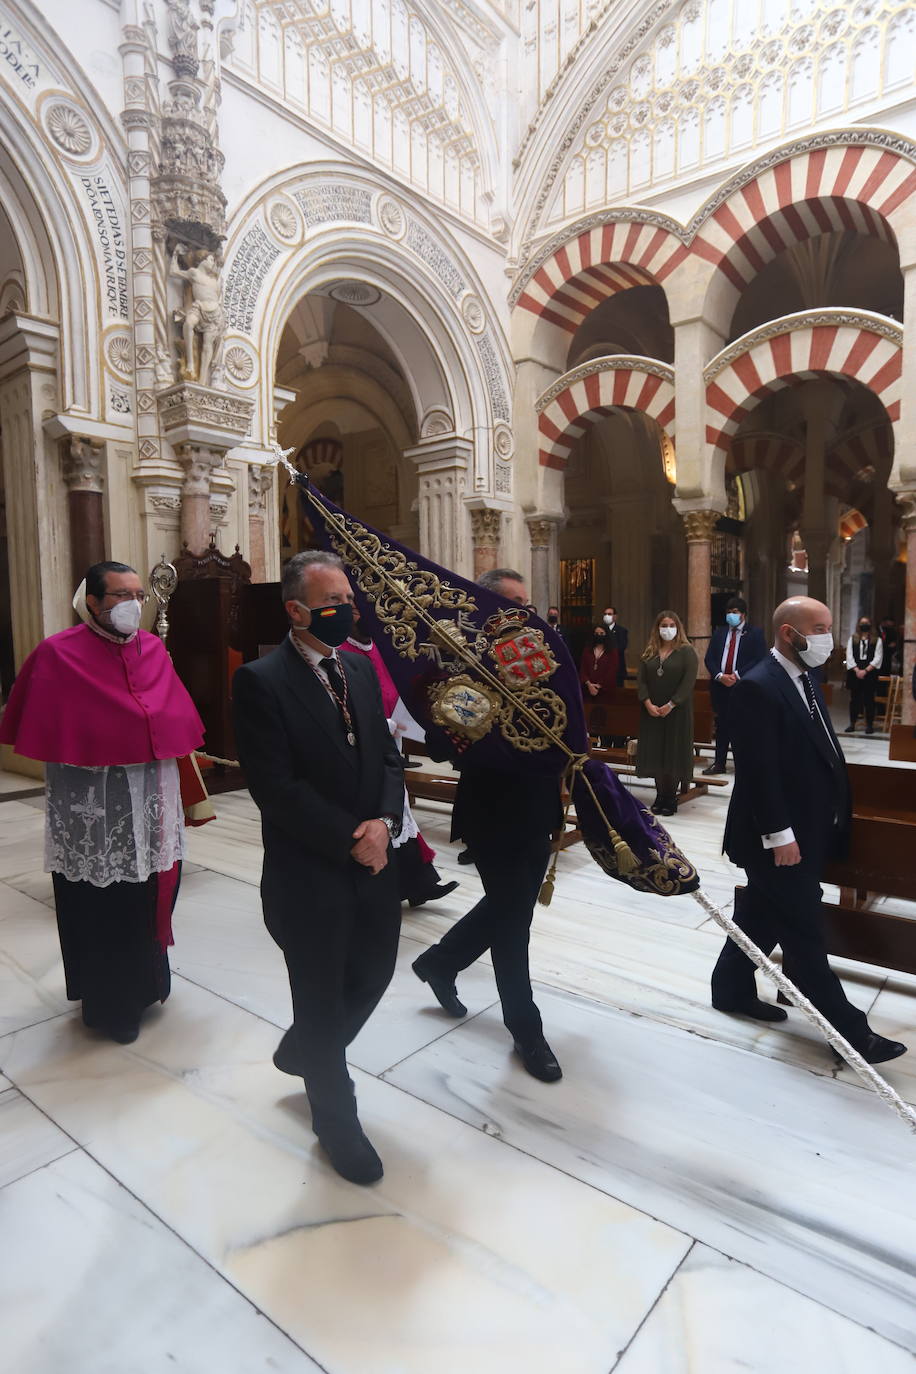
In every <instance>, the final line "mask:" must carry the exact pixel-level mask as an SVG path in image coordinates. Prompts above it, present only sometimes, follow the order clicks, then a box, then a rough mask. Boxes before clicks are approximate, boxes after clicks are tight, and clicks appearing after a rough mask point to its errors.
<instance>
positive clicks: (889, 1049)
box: [854, 1031, 907, 1064]
mask: <svg viewBox="0 0 916 1374" xmlns="http://www.w3.org/2000/svg"><path fill="white" fill-rule="evenodd" d="M854 1048H855V1049H857V1050H858V1051H859V1053H860V1054H861V1056H862V1058H863V1059H864V1060H865V1062H866V1064H886V1063H887V1062H888V1060H890V1059H899V1058H900V1056H901V1055H902V1054H906V1050H907V1047H906V1045H902V1044H901V1043H900V1041H899V1040H886V1039H885V1038H884V1036H883V1035H876V1034H875V1032H874V1031H869V1034H868V1038H867V1039H866V1040H865V1041H864V1042H863V1043H862V1044H861V1045H856V1046H854Z"/></svg>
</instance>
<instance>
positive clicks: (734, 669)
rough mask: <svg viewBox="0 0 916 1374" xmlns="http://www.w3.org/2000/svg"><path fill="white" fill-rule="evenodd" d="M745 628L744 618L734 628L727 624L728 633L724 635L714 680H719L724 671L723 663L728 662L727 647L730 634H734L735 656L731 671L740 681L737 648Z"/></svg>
mask: <svg viewBox="0 0 916 1374" xmlns="http://www.w3.org/2000/svg"><path fill="white" fill-rule="evenodd" d="M746 629H747V621H745V620H742V622H741V624H740V625H736V626H735V627H734V628H732V626H731V625H729V627H728V634H727V635H726V636H725V648H724V649H723V650H722V662H721V663H720V664H719V671H718V672H717V673H716V682H718V681H719V678H720V677H721V676H722V674H723V673H724V672H725V665H726V663H727V662H728V649H729V645H730V644H731V642H732V635H734V637H735V657H734V658H733V659H732V672H733V673H734V675H735V677H736V678H738V680H739V682H740V680H741V678H740V674H739V672H738V649H739V647H740V645H741V636H742V635H743V634H744V631H745V630H746Z"/></svg>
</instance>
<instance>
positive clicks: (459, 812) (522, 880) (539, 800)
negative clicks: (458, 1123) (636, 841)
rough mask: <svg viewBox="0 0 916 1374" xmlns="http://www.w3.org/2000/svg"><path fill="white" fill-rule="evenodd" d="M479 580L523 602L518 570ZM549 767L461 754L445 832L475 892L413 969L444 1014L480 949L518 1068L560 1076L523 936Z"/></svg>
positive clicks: (547, 811)
mask: <svg viewBox="0 0 916 1374" xmlns="http://www.w3.org/2000/svg"><path fill="white" fill-rule="evenodd" d="M478 581H479V583H480V585H481V586H482V587H487V588H488V589H489V590H490V591H493V592H496V593H497V595H499V596H504V597H505V598H506V599H507V600H508V601H512V602H514V603H515V604H516V605H518V606H527V605H528V593H527V590H526V588H525V584H524V581H523V579H522V576H521V573H517V572H513V571H512V570H511V569H509V568H495V569H493V571H491V572H486V573H484V574H483V576H482V577H480V578H479V579H478ZM562 826H563V810H562V806H561V803H560V776H559V774H558V773H552V772H548V773H544V774H541V775H539V774H537V773H534V772H532V770H531V769H525V770H524V771H523V770H521V769H517V770H513V771H509V770H506V769H500V768H485V767H481V766H480V765H479V764H475V763H474V761H473V755H469V756H468V757H467V758H466V759H464V760H463V761H462V764H461V773H460V778H459V782H458V787H457V790H456V795H455V802H454V807H453V810H452V839H453V840H455V839H461V840H464V842H465V844H467V846H468V849H469V850H470V852H471V853H472V854H473V861H474V863H475V864H476V865H477V872H478V873H479V874H480V880H481V882H482V883H483V889H484V896H483V897H482V899H481V900H480V901H479V902H478V903H477V905H476V906H475V907H473V908H472V910H471V911H469V912H468V913H467V915H466V916H464V917H462V919H461V920H460V921H459V922H458V923H457V925H454V926H452V928H451V930H450V931H449V932H448V934H447V935H445V936H443V938H442V939H441V940H440V941H439V943H438V944H437V945H433V946H432V948H431V949H428V950H426V952H425V953H424V954H421V955H420V957H419V959H416V960H415V961H414V964H413V970H414V973H416V975H417V977H418V978H419V979H420V980H421V981H422V982H424V983H428V984H429V987H430V990H431V991H432V993H433V994H434V996H435V997H436V999H437V1001H438V1002H439V1005H440V1006H441V1007H442V1008H443V1009H444V1010H445V1011H447V1012H448V1013H449V1015H450V1016H465V1015H466V1014H467V1008H466V1007H465V1005H464V1003H463V1002H461V1001H459V999H458V991H457V988H456V986H455V979H456V977H457V975H458V974H459V973H460V972H461V970H462V969H465V968H468V966H469V965H470V964H473V963H474V961H475V960H476V959H479V958H480V956H481V954H483V953H484V952H485V951H486V950H489V951H490V955H491V957H492V960H493V972H494V974H495V975H496V986H497V988H498V989H499V998H500V1002H501V1003H502V1009H503V1022H504V1023H505V1026H506V1029H507V1030H508V1032H509V1034H510V1035H511V1036H512V1039H513V1042H514V1045H515V1052H516V1054H517V1055H518V1056H519V1058H520V1059H521V1061H522V1063H523V1064H524V1066H525V1068H526V1069H527V1070H528V1072H529V1073H530V1074H532V1075H533V1077H535V1078H539V1079H541V1080H542V1082H545V1083H553V1082H555V1081H556V1079H558V1078H562V1077H563V1073H562V1070H561V1068H560V1065H559V1063H558V1062H557V1059H556V1056H555V1055H554V1053H553V1051H552V1050H551V1048H550V1046H549V1045H548V1043H547V1041H546V1040H545V1038H544V1031H543V1027H542V1024H541V1014H540V1012H539V1011H538V1009H537V1007H536V1006H535V1002H534V997H533V996H532V992H531V978H530V975H529V972H528V939H529V932H530V930H531V921H532V918H533V916H534V904H535V902H536V901H537V899H538V894H539V893H540V890H541V883H542V882H543V881H544V874H545V873H546V872H547V864H548V862H549V860H550V845H551V836H552V834H553V832H554V831H556V830H559V829H562Z"/></svg>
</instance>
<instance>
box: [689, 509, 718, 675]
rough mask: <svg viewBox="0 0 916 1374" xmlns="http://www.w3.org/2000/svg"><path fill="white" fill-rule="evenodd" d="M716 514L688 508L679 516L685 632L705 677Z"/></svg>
mask: <svg viewBox="0 0 916 1374" xmlns="http://www.w3.org/2000/svg"><path fill="white" fill-rule="evenodd" d="M720 515H721V512H720V511H717V510H690V511H685V512H684V513H683V517H682V518H683V521H684V530H685V532H686V535H687V634H688V635H689V637H690V639H691V641H692V643H693V647H694V648H695V649H696V651H697V655H698V657H699V660H700V677H708V673H707V672H706V668H705V666H704V664H703V658H704V656H705V654H706V650H707V648H708V647H709V638H710V631H711V623H710V593H711V579H712V536H713V531H714V530H715V528H716V525H717V524H718V521H719V518H720Z"/></svg>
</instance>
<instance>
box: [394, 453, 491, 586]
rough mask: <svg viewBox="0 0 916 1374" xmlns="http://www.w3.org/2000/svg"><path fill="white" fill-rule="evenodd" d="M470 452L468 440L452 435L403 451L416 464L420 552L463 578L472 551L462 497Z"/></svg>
mask: <svg viewBox="0 0 916 1374" xmlns="http://www.w3.org/2000/svg"><path fill="white" fill-rule="evenodd" d="M473 452H474V446H473V444H472V443H471V441H470V440H469V439H462V438H460V437H458V436H457V435H454V434H452V435H445V436H438V435H437V436H436V437H434V438H431V439H425V440H424V441H423V443H421V444H417V446H416V447H415V448H409V449H405V450H404V456H405V458H409V459H410V460H411V461H412V462H414V463H416V465H417V476H418V487H419V493H418V507H419V517H420V520H419V523H420V552H421V553H422V554H423V555H424V556H425V557H426V558H431V559H432V560H433V561H434V562H435V563H441V565H442V566H443V567H444V568H454V570H455V572H458V573H461V574H462V575H463V576H466V577H469V576H470V575H471V550H470V538H469V520H468V512H467V507H466V506H465V502H464V498H465V495H466V493H467V484H468V473H469V471H470V470H471V466H472V461H471V460H472V458H473Z"/></svg>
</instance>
